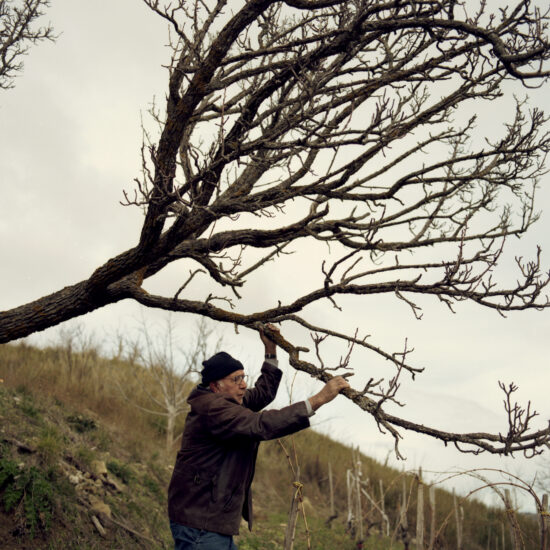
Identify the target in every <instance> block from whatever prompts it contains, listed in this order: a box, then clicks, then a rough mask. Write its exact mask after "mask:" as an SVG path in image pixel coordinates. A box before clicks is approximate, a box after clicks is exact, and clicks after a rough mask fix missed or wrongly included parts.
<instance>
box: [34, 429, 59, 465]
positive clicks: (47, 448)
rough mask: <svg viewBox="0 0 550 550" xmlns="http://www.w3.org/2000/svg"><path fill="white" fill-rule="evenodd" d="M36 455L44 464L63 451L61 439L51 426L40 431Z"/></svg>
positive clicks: (50, 461)
mask: <svg viewBox="0 0 550 550" xmlns="http://www.w3.org/2000/svg"><path fill="white" fill-rule="evenodd" d="M37 449H38V453H39V454H40V456H41V457H42V458H43V460H44V462H46V464H51V463H52V461H53V460H54V459H55V458H56V457H57V456H59V455H60V454H61V451H62V449H63V438H62V437H61V436H60V435H59V433H58V431H57V430H56V429H55V428H54V427H53V426H48V427H46V428H44V429H43V430H42V433H41V434H40V438H39V440H38V444H37Z"/></svg>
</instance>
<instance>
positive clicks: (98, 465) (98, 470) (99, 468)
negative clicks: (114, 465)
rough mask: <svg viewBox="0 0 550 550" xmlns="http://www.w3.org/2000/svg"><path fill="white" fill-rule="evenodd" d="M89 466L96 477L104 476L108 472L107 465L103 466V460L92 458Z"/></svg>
mask: <svg viewBox="0 0 550 550" xmlns="http://www.w3.org/2000/svg"><path fill="white" fill-rule="evenodd" d="M90 466H91V468H92V472H93V473H94V474H95V475H96V476H98V477H99V476H106V475H107V474H108V471H107V466H105V462H104V461H103V460H94V461H93V462H92V464H91V465H90Z"/></svg>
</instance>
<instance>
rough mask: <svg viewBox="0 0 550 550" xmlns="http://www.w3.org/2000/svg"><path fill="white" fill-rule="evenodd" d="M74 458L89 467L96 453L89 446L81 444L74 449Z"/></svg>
mask: <svg viewBox="0 0 550 550" xmlns="http://www.w3.org/2000/svg"><path fill="white" fill-rule="evenodd" d="M75 454H76V459H77V460H78V461H79V462H80V463H82V464H83V465H84V466H86V467H88V468H89V467H90V466H91V464H92V461H93V460H94V459H95V457H96V454H95V452H94V451H92V450H91V449H90V448H89V447H86V446H84V445H81V446H80V447H78V449H77V450H76V453H75Z"/></svg>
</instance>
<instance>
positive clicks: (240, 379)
mask: <svg viewBox="0 0 550 550" xmlns="http://www.w3.org/2000/svg"><path fill="white" fill-rule="evenodd" d="M210 388H211V389H212V391H213V392H214V393H225V394H227V395H229V397H232V398H233V399H234V400H235V401H237V403H239V405H242V403H243V397H244V392H245V391H246V380H245V377H244V370H242V369H241V370H236V371H235V372H232V373H231V374H230V375H229V376H226V377H225V378H222V379H221V380H217V381H216V382H212V383H211V384H210Z"/></svg>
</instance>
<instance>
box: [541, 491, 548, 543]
mask: <svg viewBox="0 0 550 550" xmlns="http://www.w3.org/2000/svg"><path fill="white" fill-rule="evenodd" d="M539 520H540V550H550V514H549V513H548V495H547V494H546V493H545V494H544V495H542V510H541V511H540V517H539Z"/></svg>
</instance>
